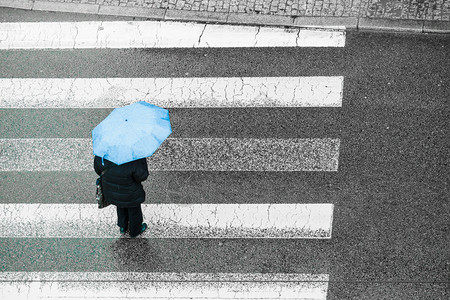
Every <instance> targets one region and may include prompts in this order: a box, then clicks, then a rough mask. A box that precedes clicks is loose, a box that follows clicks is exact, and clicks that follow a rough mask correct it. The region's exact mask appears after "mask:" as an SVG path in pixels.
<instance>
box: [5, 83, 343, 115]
mask: <svg viewBox="0 0 450 300" xmlns="http://www.w3.org/2000/svg"><path fill="white" fill-rule="evenodd" d="M343 83H344V77H343V76H331V77H326V76H317V77H230V78H225V77H209V78H208V77H206V78H9V79H8V78H2V79H0V90H1V91H2V97H1V99H0V107H1V108H112V107H119V106H124V105H128V104H131V103H133V102H137V101H148V102H150V103H152V104H155V105H157V106H161V107H166V108H171V107H341V106H342V93H343Z"/></svg>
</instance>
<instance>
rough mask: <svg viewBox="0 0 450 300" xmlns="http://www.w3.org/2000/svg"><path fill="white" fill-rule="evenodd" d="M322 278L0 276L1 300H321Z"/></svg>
mask: <svg viewBox="0 0 450 300" xmlns="http://www.w3.org/2000/svg"><path fill="white" fill-rule="evenodd" d="M328 281H329V275H328V274H283V273H270V274H260V273H251V274H243V273H215V274H213V273H146V272H127V273H125V272H0V296H1V298H2V299H24V300H25V299H26V300H35V299H67V298H70V299H98V298H102V299H103V298H105V299H153V300H155V299H161V300H162V299H165V300H167V299H178V300H183V299H184V300H187V299H205V300H212V299H228V300H231V299H265V300H271V299H277V300H279V299H322V300H323V299H326V297H327V290H328Z"/></svg>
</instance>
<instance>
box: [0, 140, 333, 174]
mask: <svg viewBox="0 0 450 300" xmlns="http://www.w3.org/2000/svg"><path fill="white" fill-rule="evenodd" d="M339 145H340V140H339V139H329V138H324V139H318V138H317V139H273V138H270V139H255V138H253V139H251V138H239V139H237V138H168V139H167V140H165V141H164V143H163V144H162V145H161V146H160V148H159V149H158V150H157V151H156V152H155V153H154V154H153V155H152V156H151V157H149V158H148V159H147V160H148V167H149V170H151V171H337V170H338V161H339ZM0 147H1V149H2V156H1V158H0V171H89V170H92V163H93V154H92V153H93V150H92V140H91V139H82V138H81V139H78V138H36V139H0ZM67 158H70V159H67Z"/></svg>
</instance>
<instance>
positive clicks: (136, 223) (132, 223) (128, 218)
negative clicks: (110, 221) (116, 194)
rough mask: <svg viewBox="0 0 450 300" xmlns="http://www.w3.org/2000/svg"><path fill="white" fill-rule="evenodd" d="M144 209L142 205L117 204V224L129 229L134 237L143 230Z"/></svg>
mask: <svg viewBox="0 0 450 300" xmlns="http://www.w3.org/2000/svg"><path fill="white" fill-rule="evenodd" d="M142 221H143V217H142V209H141V205H140V204H139V206H136V207H118V206H117V225H119V227H123V228H125V229H129V232H130V236H132V237H134V236H137V235H138V234H139V233H141V230H142Z"/></svg>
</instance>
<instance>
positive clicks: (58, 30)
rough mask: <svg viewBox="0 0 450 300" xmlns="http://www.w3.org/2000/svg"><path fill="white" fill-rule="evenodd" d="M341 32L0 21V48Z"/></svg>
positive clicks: (209, 43)
mask: <svg viewBox="0 0 450 300" xmlns="http://www.w3.org/2000/svg"><path fill="white" fill-rule="evenodd" d="M344 46H345V31H344V30H334V29H312V28H309V29H305V28H301V29H300V28H295V29H284V28H278V27H259V26H240V25H217V24H206V25H205V24H196V23H181V22H160V21H128V22H127V21H114V22H100V21H91V22H26V23H20V22H17V23H0V49H74V48H75V49H76V48H180V47H183V48H185V47H188V48H192V47H344Z"/></svg>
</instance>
